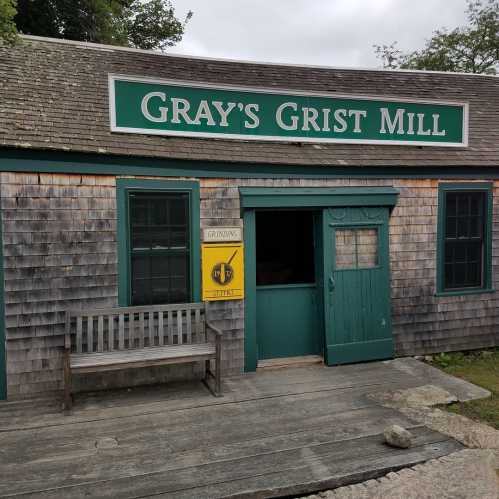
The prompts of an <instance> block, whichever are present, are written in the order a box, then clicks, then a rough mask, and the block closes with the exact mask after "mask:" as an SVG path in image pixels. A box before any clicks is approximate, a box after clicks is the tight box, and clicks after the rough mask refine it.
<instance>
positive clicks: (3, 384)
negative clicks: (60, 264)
mask: <svg viewBox="0 0 499 499" xmlns="http://www.w3.org/2000/svg"><path fill="white" fill-rule="evenodd" d="M2 234H3V232H2V212H1V210H0V400H5V399H6V398H7V356H6V348H5V340H6V338H5V298H4V293H5V279H4V271H3V236H2Z"/></svg>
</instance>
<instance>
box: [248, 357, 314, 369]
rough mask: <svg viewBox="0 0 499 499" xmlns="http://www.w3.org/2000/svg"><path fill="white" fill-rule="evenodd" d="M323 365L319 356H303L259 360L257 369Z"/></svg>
mask: <svg viewBox="0 0 499 499" xmlns="http://www.w3.org/2000/svg"><path fill="white" fill-rule="evenodd" d="M323 363H324V359H323V358H322V357H321V356H320V355H303V356H302V357H282V358H279V359H264V360H259V361H258V366H257V369H282V368H285V367H302V366H312V365H316V364H323Z"/></svg>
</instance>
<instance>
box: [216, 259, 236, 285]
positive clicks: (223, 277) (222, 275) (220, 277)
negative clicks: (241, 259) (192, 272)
mask: <svg viewBox="0 0 499 499" xmlns="http://www.w3.org/2000/svg"><path fill="white" fill-rule="evenodd" d="M237 251H238V250H236V251H234V253H233V254H232V256H231V257H230V258H229V261H228V262H226V263H224V262H222V263H217V264H216V265H215V266H214V267H213V270H212V271H211V278H212V279H213V280H214V281H215V282H216V283H217V284H220V285H221V286H226V285H227V284H229V283H230V282H231V281H232V279H233V278H234V269H233V268H232V266H231V262H232V260H234V257H235V256H236V255H237Z"/></svg>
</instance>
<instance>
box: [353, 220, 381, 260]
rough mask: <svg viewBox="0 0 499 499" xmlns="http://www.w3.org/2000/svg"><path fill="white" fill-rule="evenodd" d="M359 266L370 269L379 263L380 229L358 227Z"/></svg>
mask: <svg viewBox="0 0 499 499" xmlns="http://www.w3.org/2000/svg"><path fill="white" fill-rule="evenodd" d="M356 233H357V267H358V268H359V269H369V268H372V267H376V265H378V230H377V229H357V230H356Z"/></svg>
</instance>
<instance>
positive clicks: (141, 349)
mask: <svg viewBox="0 0 499 499" xmlns="http://www.w3.org/2000/svg"><path fill="white" fill-rule="evenodd" d="M207 306H208V305H207V304H206V305H205V304H204V303H187V304H179V305H153V306H143V307H126V308H125V307H119V308H109V309H93V310H79V311H68V312H66V331H65V341H64V406H65V408H66V409H70V408H71V407H72V389H71V376H72V374H85V373H95V372H103V371H113V370H117V369H129V368H140V367H149V366H159V365H166V364H181V363H188V362H197V361H205V378H204V380H203V381H204V382H205V384H206V386H207V387H208V388H209V389H210V391H211V392H212V393H213V394H214V395H215V396H221V394H222V393H221V377H220V356H221V347H222V344H221V342H222V332H221V331H220V330H219V329H217V328H216V327H214V326H213V325H212V324H211V323H210V322H209V320H208V319H207ZM212 360H214V361H215V374H213V373H212V371H211V361H212ZM209 376H212V377H213V378H214V384H215V386H214V388H212V387H211V386H210V383H208V377H209Z"/></svg>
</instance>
